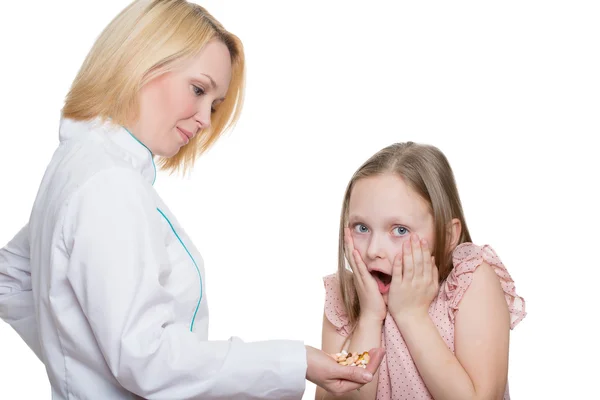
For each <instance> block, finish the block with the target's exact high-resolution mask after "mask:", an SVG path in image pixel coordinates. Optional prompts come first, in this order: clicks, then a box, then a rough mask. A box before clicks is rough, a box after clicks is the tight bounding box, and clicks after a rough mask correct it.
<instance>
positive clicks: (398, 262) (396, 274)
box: [392, 252, 402, 282]
mask: <svg viewBox="0 0 600 400" xmlns="http://www.w3.org/2000/svg"><path fill="white" fill-rule="evenodd" d="M394 281H397V282H402V252H400V253H398V254H396V257H394V264H392V282H394Z"/></svg>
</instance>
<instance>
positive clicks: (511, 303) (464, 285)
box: [440, 242, 527, 329]
mask: <svg viewBox="0 0 600 400" xmlns="http://www.w3.org/2000/svg"><path fill="white" fill-rule="evenodd" d="M452 264H453V266H454V268H453V269H452V271H451V272H450V274H449V275H448V278H447V279H446V280H445V281H444V282H443V283H442V287H441V288H440V292H441V294H442V296H443V297H444V298H445V300H446V301H447V302H448V306H449V308H450V310H449V311H450V313H449V315H450V319H451V320H452V321H453V322H454V317H455V315H456V312H457V311H458V308H459V306H460V301H461V300H462V298H463V296H464V294H465V292H466V291H467V289H468V288H469V286H471V283H472V282H473V276H474V273H475V271H476V270H477V269H478V268H480V267H482V266H484V268H489V269H491V270H493V271H494V272H495V274H496V277H497V278H498V280H499V282H500V286H501V287H502V290H503V292H504V298H505V299H506V303H507V305H508V309H509V312H510V316H511V324H510V326H511V329H513V328H514V327H515V326H516V325H517V324H518V323H519V322H520V321H521V320H522V319H523V318H525V316H526V315H527V312H526V311H525V299H523V298H522V297H521V296H519V295H518V294H517V291H516V286H515V282H514V280H513V279H512V277H511V275H510V274H509V272H508V269H507V268H506V266H505V265H504V264H503V263H502V261H501V260H500V257H498V254H496V252H495V251H494V249H493V248H492V247H491V246H489V245H487V244H486V245H483V246H478V245H476V244H474V243H470V242H467V243H462V244H460V245H458V246H457V247H456V249H454V252H453V253H452Z"/></svg>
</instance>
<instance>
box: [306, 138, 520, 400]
mask: <svg viewBox="0 0 600 400" xmlns="http://www.w3.org/2000/svg"><path fill="white" fill-rule="evenodd" d="M346 261H348V264H349V267H348V266H347V264H346ZM338 264H339V265H338V271H337V274H333V275H329V276H326V277H325V278H324V281H325V288H326V300H325V312H324V318H323V338H322V340H323V343H322V348H323V350H324V351H326V352H328V353H338V352H341V351H342V350H345V351H348V352H352V353H354V352H363V351H364V350H365V349H370V348H373V347H379V346H381V347H384V348H385V351H386V357H385V359H384V360H383V361H382V363H381V367H380V369H379V371H378V373H377V376H376V377H375V378H374V379H373V381H372V382H371V383H369V384H367V385H365V386H364V387H363V388H361V389H360V391H354V392H351V393H349V394H347V395H345V396H344V397H342V398H344V399H371V400H373V399H377V400H384V399H385V400H391V399H394V400H399V399H435V400H446V399H447V400H450V399H452V400H454V399H456V400H468V399H509V398H510V397H509V391H508V382H507V375H508V350H509V332H510V329H513V328H514V327H515V326H516V325H517V324H518V323H519V322H520V321H521V320H522V319H523V318H524V317H525V315H526V312H525V301H524V300H523V298H521V297H519V296H518V295H517V293H516V291H515V285H514V283H513V280H512V279H511V277H510V275H509V273H508V271H507V269H506V267H505V266H504V265H503V264H502V262H501V261H500V259H499V258H498V256H497V255H496V253H495V252H494V250H493V249H492V248H491V247H490V246H488V245H485V246H478V245H475V244H473V243H471V236H470V234H469V229H468V228H467V224H466V221H465V218H464V215H463V210H462V205H461V202H460V198H459V195H458V191H457V188H456V183H455V180H454V175H453V172H452V169H451V168H450V165H449V164H448V161H447V159H446V157H445V156H444V154H442V153H441V152H440V151H439V150H438V149H437V148H435V147H433V146H429V145H421V144H416V143H412V142H407V143H400V144H394V145H391V146H389V147H387V148H385V149H383V150H381V151H379V152H378V153H377V154H375V155H374V156H372V157H371V158H370V159H369V160H368V161H367V162H366V163H365V164H363V165H362V166H361V167H360V168H359V169H358V171H357V172H356V173H355V174H354V176H353V177H352V179H351V181H350V183H349V184H348V187H347V189H346V193H345V196H344V202H343V207H342V215H341V221H340V240H339V262H338ZM327 396H328V395H327V394H326V393H325V392H323V391H322V390H320V389H318V390H317V394H316V398H317V399H325V398H328V397H327ZM338 398H339V397H338Z"/></svg>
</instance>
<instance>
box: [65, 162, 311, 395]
mask: <svg viewBox="0 0 600 400" xmlns="http://www.w3.org/2000/svg"><path fill="white" fill-rule="evenodd" d="M146 193H147V188H146V186H145V184H144V182H142V181H140V179H139V176H138V175H137V173H135V172H133V171H129V170H126V169H113V170H110V171H104V172H99V173H97V174H96V176H94V177H93V178H91V180H90V181H88V182H87V183H86V184H85V185H84V186H82V187H81V188H80V189H79V192H78V193H77V195H76V196H75V197H74V198H73V199H72V200H71V201H70V203H69V209H68V210H67V214H66V218H65V228H64V230H63V231H64V236H65V242H66V243H67V244H68V246H69V247H70V259H69V264H68V267H67V271H66V273H67V279H68V281H69V283H70V285H71V288H72V291H73V293H74V295H75V296H76V298H77V301H78V305H79V307H80V308H81V310H82V312H83V314H84V315H85V316H86V319H87V321H88V323H89V328H90V329H91V331H92V332H93V335H94V338H95V340H96V342H97V344H98V346H99V348H100V351H101V352H102V355H103V357H104V361H105V362H106V365H107V367H108V368H109V369H110V371H111V373H112V374H113V376H114V377H115V379H116V380H117V381H118V382H119V384H120V385H121V386H123V387H124V388H125V389H127V390H128V391H130V392H132V393H134V394H136V395H138V396H140V397H143V398H145V399H215V400H218V399H240V398H244V399H271V400H280V399H281V400H283V399H286V400H291V399H297V398H299V397H300V396H301V395H302V393H303V392H304V388H305V382H306V381H305V378H306V372H307V359H306V357H307V351H306V348H305V346H304V344H303V343H302V342H300V341H264V342H253V343H246V342H243V341H241V340H239V339H237V338H234V337H233V338H231V339H230V340H221V341H207V340H203V339H202V338H201V337H199V336H198V335H197V334H195V333H192V332H190V324H189V323H188V324H185V325H182V324H177V323H175V322H176V320H175V315H176V308H175V307H176V304H177V299H176V298H174V297H173V295H172V293H171V292H170V291H168V290H166V288H165V283H164V282H165V278H166V275H165V274H168V272H169V266H168V265H164V263H165V260H166V259H167V257H166V256H165V255H164V253H163V252H164V251H166V250H165V247H164V238H163V236H162V233H161V232H162V229H161V225H160V222H161V221H162V220H161V216H160V215H159V214H158V212H157V211H156V208H155V207H154V204H153V201H152V199H151V198H149V197H148V195H147V194H146ZM190 268H193V266H192V265H190ZM191 315H192V313H191V312H190V317H191Z"/></svg>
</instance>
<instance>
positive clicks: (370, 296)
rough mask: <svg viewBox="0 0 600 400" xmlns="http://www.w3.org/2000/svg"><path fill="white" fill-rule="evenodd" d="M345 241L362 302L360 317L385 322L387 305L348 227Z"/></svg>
mask: <svg viewBox="0 0 600 400" xmlns="http://www.w3.org/2000/svg"><path fill="white" fill-rule="evenodd" d="M344 243H345V246H344V250H345V254H346V260H348V263H349V264H350V267H351V268H352V272H353V277H354V285H355V287H356V292H357V294H358V301H359V302H360V317H359V318H360V319H361V320H366V321H370V322H375V323H383V320H384V319H385V316H386V315H387V307H386V305H385V302H384V300H383V296H382V295H381V293H380V292H379V288H378V287H377V282H376V281H375V278H373V277H372V276H371V274H370V273H369V271H368V269H367V266H366V265H365V263H364V262H363V260H362V257H361V256H360V254H359V252H358V250H356V249H355V248H354V242H353V240H352V235H351V234H350V229H348V228H345V229H344Z"/></svg>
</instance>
